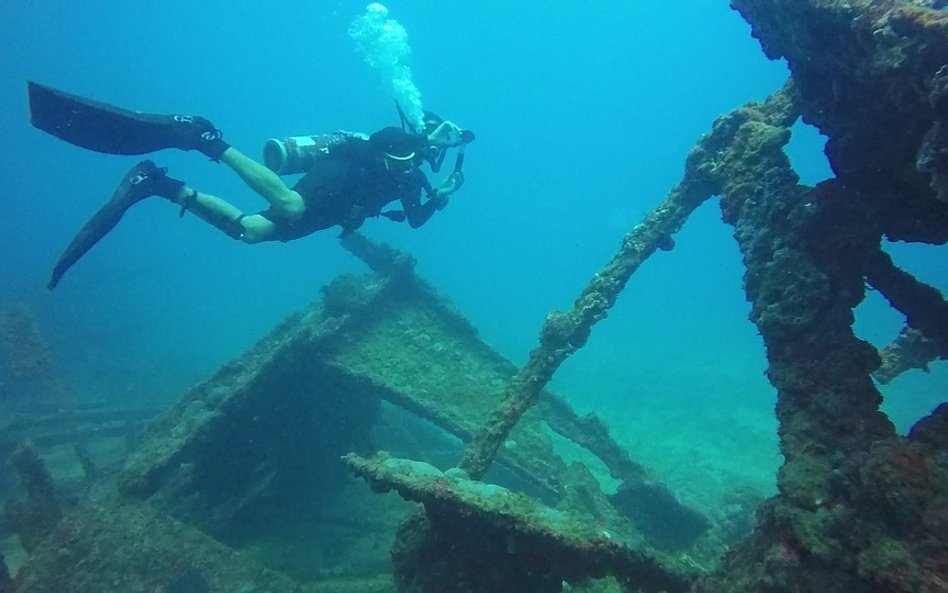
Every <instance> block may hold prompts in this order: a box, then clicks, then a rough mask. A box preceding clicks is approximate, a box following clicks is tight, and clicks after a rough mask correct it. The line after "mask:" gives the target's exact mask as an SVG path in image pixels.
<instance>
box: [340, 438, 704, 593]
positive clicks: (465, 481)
mask: <svg viewBox="0 0 948 593" xmlns="http://www.w3.org/2000/svg"><path fill="white" fill-rule="evenodd" d="M345 460H346V463H347V464H348V465H349V467H350V468H351V469H352V471H353V472H354V473H355V474H356V475H358V476H360V477H362V478H363V479H365V480H366V481H367V482H369V483H370V484H371V485H372V487H373V489H376V490H378V491H388V490H395V491H397V492H398V494H399V495H400V496H402V497H403V498H405V499H406V500H411V501H415V502H420V503H423V504H424V505H425V509H426V511H427V517H428V519H429V520H430V521H431V524H432V525H433V526H434V527H435V529H436V530H437V531H438V532H439V533H442V534H450V537H451V542H450V545H444V542H440V543H439V541H438V538H428V540H427V543H426V545H428V546H434V547H435V548H436V550H428V552H429V553H428V554H427V560H426V562H427V563H428V568H429V569H430V568H431V566H433V564H432V562H433V560H434V559H435V558H437V560H438V561H439V562H440V563H442V564H441V566H444V565H445V564H446V565H450V566H451V567H452V568H453V570H454V571H456V572H457V573H459V574H469V572H470V571H471V570H477V569H478V568H477V567H490V568H489V570H488V571H487V572H489V573H490V574H483V575H481V574H478V575H472V578H474V579H475V581H476V582H475V584H476V585H478V586H477V587H475V586H472V587H470V589H471V590H487V591H522V590H531V591H532V590H543V591H550V590H557V591H559V590H561V589H560V584H561V582H562V581H569V582H577V581H580V580H582V579H584V578H587V577H603V576H607V575H612V576H616V577H617V578H619V580H620V581H621V582H623V583H626V584H627V585H628V587H629V590H635V591H643V592H659V591H665V592H668V593H672V592H676V591H679V592H684V591H687V590H688V587H689V585H690V584H691V582H692V581H694V579H695V578H696V577H697V576H698V573H697V572H696V571H695V569H694V568H693V567H692V566H691V565H689V564H688V563H687V562H685V561H684V560H683V559H681V558H679V557H677V556H675V555H672V554H664V553H661V552H659V551H656V550H653V549H649V548H648V547H646V546H644V545H642V544H641V542H640V541H637V540H636V538H634V537H631V536H630V535H629V534H623V533H620V532H617V531H604V530H603V529H602V528H601V526H597V525H595V522H594V521H590V520H589V519H588V518H587V517H583V516H580V515H575V514H572V513H569V512H563V511H560V510H557V509H553V508H549V507H546V506H544V505H543V504H541V503H539V502H536V501H535V500H533V499H531V498H529V497H527V496H525V495H523V494H519V493H517V492H514V491H512V490H508V489H506V488H503V487H501V486H497V485H494V484H487V483H484V482H478V481H476V480H471V479H469V477H468V476H467V475H466V474H465V473H464V472H463V471H460V470H458V469H452V470H448V471H447V472H442V471H440V470H438V469H437V468H435V467H434V466H431V465H429V464H427V463H423V462H419V461H412V460H407V459H397V458H393V457H389V456H386V455H377V456H375V457H374V458H372V459H366V458H363V457H360V456H358V455H355V454H350V455H347V456H346V457H345ZM610 529H612V528H610ZM446 558H450V561H447V562H446ZM432 572H434V573H437V572H438V571H437V570H434V571H432ZM496 575H501V576H500V577H497V576H496ZM441 577H442V578H443V577H444V575H441ZM420 578H422V579H424V578H425V577H423V576H422V577H420ZM433 578H434V579H437V578H439V577H438V575H437V574H435V575H433ZM481 579H483V580H481ZM477 581H480V582H477ZM429 585H430V583H429ZM551 585H552V588H551V587H550V586H551ZM422 590H429V591H430V590H445V589H443V588H438V587H431V586H429V587H427V588H422Z"/></svg>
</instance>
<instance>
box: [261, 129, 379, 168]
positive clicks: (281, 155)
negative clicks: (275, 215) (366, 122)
mask: <svg viewBox="0 0 948 593" xmlns="http://www.w3.org/2000/svg"><path fill="white" fill-rule="evenodd" d="M352 138H360V139H362V140H368V138H369V137H368V136H367V135H366V134H363V133H361V132H348V131H346V130H337V131H335V132H331V133H329V134H316V135H314V136H293V137H290V138H271V139H270V140H267V141H266V143H265V144H264V145H263V164H264V165H266V167H267V168H268V169H270V170H271V171H273V172H274V173H276V174H277V175H293V174H295V173H305V172H307V171H309V170H310V168H312V166H313V165H314V164H315V163H316V161H318V160H319V159H321V158H324V157H325V156H327V155H328V154H329V151H330V150H331V149H332V147H333V146H336V145H338V144H342V143H343V142H346V141H347V140H350V139H352Z"/></svg>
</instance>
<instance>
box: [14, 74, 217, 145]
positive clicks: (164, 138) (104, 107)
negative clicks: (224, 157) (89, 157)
mask: <svg viewBox="0 0 948 593" xmlns="http://www.w3.org/2000/svg"><path fill="white" fill-rule="evenodd" d="M27 86H28V91H29V98H30V122H31V123H32V124H33V125H34V126H35V127H37V128H39V129H40V130H43V131H44V132H47V133H49V134H52V135H53V136H56V137H57V138H60V139H62V140H65V141H66V142H69V143H70V144H74V145H76V146H81V147H82V148H88V149H89V150H95V151H97V152H104V153H108V154H146V153H149V152H154V151H156V150H161V149H163V148H179V149H181V150H200V151H201V152H203V153H205V154H207V155H208V156H210V157H211V158H212V159H214V160H219V159H220V155H221V154H222V153H223V151H224V150H226V149H227V146H228V145H227V144H225V143H224V142H223V141H222V140H221V133H220V130H217V129H216V128H215V127H214V124H212V123H211V122H210V121H208V120H206V119H204V118H203V117H197V116H191V115H160V114H155V113H142V112H140V111H131V110H128V109H123V108H121V107H115V106H114V105H109V104H107V103H102V102H100V101H94V100H92V99H86V98H85V97H80V96H78V95H73V94H70V93H67V92H64V91H60V90H57V89H54V88H52V87H48V86H45V85H42V84H39V83H36V82H33V81H30V82H28V83H27Z"/></svg>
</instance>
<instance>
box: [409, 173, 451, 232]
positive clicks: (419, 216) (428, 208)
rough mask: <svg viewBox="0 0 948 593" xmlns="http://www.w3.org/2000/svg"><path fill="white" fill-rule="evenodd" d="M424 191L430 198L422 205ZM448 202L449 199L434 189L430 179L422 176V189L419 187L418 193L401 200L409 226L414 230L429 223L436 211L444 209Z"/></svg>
mask: <svg viewBox="0 0 948 593" xmlns="http://www.w3.org/2000/svg"><path fill="white" fill-rule="evenodd" d="M422 189H424V192H425V195H427V196H428V199H427V200H425V203H424V204H422V203H421V190H422ZM447 202H448V197H447V196H442V195H441V194H440V193H439V192H438V190H436V189H432V188H431V183H429V182H428V178H427V177H424V176H422V180H421V187H419V188H418V190H417V191H414V192H411V193H410V194H408V195H405V196H402V198H401V203H402V208H403V209H404V210H405V218H406V219H407V220H408V224H409V226H411V228H413V229H417V228H418V227H420V226H421V225H423V224H425V223H426V222H428V220H429V219H430V218H431V216H432V215H433V214H434V213H435V210H440V209H441V208H444V206H445V205H446V204H447Z"/></svg>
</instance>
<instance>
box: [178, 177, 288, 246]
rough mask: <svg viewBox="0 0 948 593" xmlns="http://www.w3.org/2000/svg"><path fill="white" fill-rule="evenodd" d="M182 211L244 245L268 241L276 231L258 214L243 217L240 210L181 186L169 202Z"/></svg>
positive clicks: (267, 220)
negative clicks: (191, 213) (176, 205)
mask: <svg viewBox="0 0 948 593" xmlns="http://www.w3.org/2000/svg"><path fill="white" fill-rule="evenodd" d="M172 201H173V202H175V203H176V204H179V205H180V206H181V213H182V214H184V212H185V210H187V211H189V212H193V213H194V215H195V216H197V217H198V218H200V219H201V220H203V221H204V222H207V223H209V224H211V225H213V226H214V227H216V228H218V229H220V230H221V231H223V232H224V233H225V234H226V235H227V236H229V237H232V238H234V239H239V240H241V241H243V242H244V243H260V242H261V241H267V240H269V239H270V238H271V237H272V236H273V233H274V232H275V231H276V225H275V224H274V223H273V222H272V221H270V220H269V219H268V218H265V217H264V216H261V215H260V214H249V215H245V214H244V213H243V212H242V211H241V210H240V209H239V208H237V207H236V206H234V205H233V204H231V203H230V202H228V201H227V200H223V199H221V198H219V197H217V196H212V195H210V194H205V193H201V192H198V191H197V190H195V189H193V188H190V187H187V186H182V187H181V189H180V190H179V191H178V193H177V194H176V195H175V197H174V199H173V200H172Z"/></svg>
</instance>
